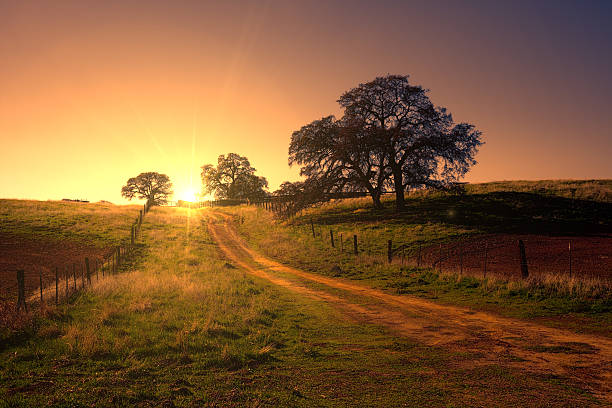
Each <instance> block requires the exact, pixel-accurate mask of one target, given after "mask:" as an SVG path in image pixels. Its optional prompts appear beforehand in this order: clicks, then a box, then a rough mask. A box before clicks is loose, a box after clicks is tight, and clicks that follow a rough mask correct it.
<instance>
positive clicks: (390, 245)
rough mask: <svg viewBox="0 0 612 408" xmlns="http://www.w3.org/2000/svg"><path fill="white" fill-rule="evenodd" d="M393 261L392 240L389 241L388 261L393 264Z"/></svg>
mask: <svg viewBox="0 0 612 408" xmlns="http://www.w3.org/2000/svg"><path fill="white" fill-rule="evenodd" d="M392 260H393V242H392V241H391V240H389V241H387V261H389V263H391V261H392Z"/></svg>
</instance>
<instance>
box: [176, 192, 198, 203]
mask: <svg viewBox="0 0 612 408" xmlns="http://www.w3.org/2000/svg"><path fill="white" fill-rule="evenodd" d="M179 199H180V200H183V201H189V202H191V203H195V202H196V201H197V200H198V196H197V194H196V192H195V190H193V189H187V190H183V191H182V192H181V194H180V195H179Z"/></svg>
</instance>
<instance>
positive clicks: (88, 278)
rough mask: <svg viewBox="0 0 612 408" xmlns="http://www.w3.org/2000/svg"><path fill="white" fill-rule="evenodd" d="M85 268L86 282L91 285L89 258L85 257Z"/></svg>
mask: <svg viewBox="0 0 612 408" xmlns="http://www.w3.org/2000/svg"><path fill="white" fill-rule="evenodd" d="M85 269H86V270H87V283H88V284H89V286H91V271H90V270H89V258H87V257H86V258H85Z"/></svg>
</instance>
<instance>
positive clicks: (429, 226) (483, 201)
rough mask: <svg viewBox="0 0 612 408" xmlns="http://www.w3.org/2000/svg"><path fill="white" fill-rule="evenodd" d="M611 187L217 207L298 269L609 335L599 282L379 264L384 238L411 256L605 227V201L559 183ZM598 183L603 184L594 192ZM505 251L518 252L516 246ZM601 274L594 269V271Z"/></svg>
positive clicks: (555, 185)
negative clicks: (293, 211) (487, 240)
mask: <svg viewBox="0 0 612 408" xmlns="http://www.w3.org/2000/svg"><path fill="white" fill-rule="evenodd" d="M610 185H612V182H610V181H608V180H605V181H588V182H566V181H559V182H554V181H543V182H516V183H514V182H503V183H486V184H481V185H470V186H468V187H467V192H466V194H464V195H451V194H443V193H435V192H434V193H429V192H417V193H414V194H410V195H409V196H408V198H407V210H406V211H405V212H403V213H400V214H397V213H396V212H395V211H394V209H393V204H394V203H393V200H392V199H389V198H387V199H386V200H385V201H384V208H383V209H382V210H375V209H373V208H372V206H371V202H370V201H369V200H368V199H350V200H340V201H336V202H331V203H327V204H323V205H321V206H319V207H315V208H312V209H309V210H307V211H304V212H303V214H301V215H298V216H296V217H294V218H292V219H290V220H278V219H276V218H274V216H273V215H272V214H271V213H269V212H266V211H264V210H261V209H256V208H252V207H251V208H249V207H241V208H234V209H228V210H225V211H229V212H230V213H232V214H234V215H235V216H236V220H237V221H242V220H244V222H243V223H242V222H237V223H236V227H237V228H238V229H239V231H240V232H241V233H242V234H243V236H244V237H245V238H246V239H247V240H248V241H249V242H250V243H251V244H252V245H254V246H255V247H257V248H258V249H259V250H260V251H262V252H264V253H266V254H267V255H269V256H271V257H273V258H275V259H278V260H280V261H282V262H286V263H288V264H291V265H293V266H296V267H299V268H303V269H306V270H309V271H312V272H316V273H320V274H324V275H330V276H340V277H344V278H350V279H356V280H360V281H364V282H367V284H368V285H372V286H374V287H378V288H383V289H386V290H389V291H392V292H395V293H408V294H414V295H418V296H424V297H427V298H433V299H438V300H439V301H442V302H448V303H453V304H462V305H468V306H472V307H476V308H481V309H486V310H493V311H496V312H499V313H502V314H506V315H511V316H518V317H523V318H538V319H545V320H547V321H548V323H550V324H553V325H559V324H565V325H568V326H571V327H574V328H575V329H577V330H591V329H592V330H594V331H596V332H599V333H604V334H607V335H610V334H612V333H611V332H610V329H609V328H610V323H612V295H611V294H610V293H611V291H610V283H609V282H608V281H607V280H605V279H604V280H602V279H599V278H597V277H595V278H584V277H577V276H575V275H574V276H572V277H571V278H570V277H569V276H567V274H547V273H546V271H540V272H541V273H540V274H539V275H533V276H531V277H530V279H528V280H525V281H521V280H517V279H508V278H505V277H499V276H495V274H494V268H491V269H492V270H490V271H489V274H488V275H487V277H486V279H483V278H482V273H480V274H479V275H472V276H466V275H463V276H458V273H457V272H458V271H456V270H454V271H446V273H443V274H439V273H437V270H436V269H437V267H436V268H435V269H431V268H429V265H423V267H421V268H416V267H415V265H414V263H411V264H408V263H407V264H402V263H401V261H400V260H399V259H398V258H397V256H396V258H395V261H394V263H393V264H388V263H387V261H386V251H387V241H388V240H393V245H394V246H395V247H397V246H399V245H402V244H405V245H407V246H408V247H409V249H411V250H412V255H414V249H415V248H418V247H419V246H422V247H423V248H426V247H428V246H434V248H437V246H438V244H440V243H443V244H445V245H446V243H450V242H456V241H458V240H466V239H468V238H474V237H479V236H483V235H484V236H490V235H491V234H507V233H513V234H535V235H543V236H546V237H548V236H550V235H553V236H560V235H561V236H569V237H570V238H571V237H574V239H576V240H577V239H578V237H579V236H581V235H583V234H590V235H593V234H595V235H597V236H600V235H602V234H603V235H606V234H610V233H612V204H611V203H609V202H606V201H595V200H587V199H577V198H575V199H571V198H566V197H563V195H564V194H565V192H566V190H567V188H574V187H568V186H576V188H577V190H576V192H575V196H576V197H587V196H588V197H598V200H600V199H601V198H602V197H604V196H605V195H606V194H607V193H606V191H608V190H607V189H609V188H610ZM543 186H547V187H546V188H545V190H541V189H542V188H544V187H543ZM600 186H602V187H601V188H602V191H599V190H597V188H599V187H600ZM509 190H515V191H509ZM555 192H558V193H555ZM311 222H312V224H311ZM312 225H314V229H315V232H316V237H315V238H313V236H312ZM330 230H331V231H333V233H334V235H335V244H336V247H335V248H332V247H331V245H330V244H331V243H330ZM354 234H355V235H358V240H359V255H358V256H355V255H354V254H353V253H352V252H353V243H352V237H353V235H354ZM341 235H342V238H343V241H344V242H343V244H342V246H343V249H344V250H343V251H342V250H341V248H340V247H341V244H340V242H339V241H340V236H341ZM602 239H604V240H605V239H606V238H602ZM565 245H566V246H565V248H567V244H565ZM513 251H515V252H517V253H518V248H517V249H514V250H513ZM603 255H605V254H603ZM603 255H602V256H603ZM562 256H566V255H565V254H562ZM602 259H603V258H602ZM517 269H518V264H517ZM609 272H610V271H604V270H602V271H601V273H602V275H606V274H609ZM567 314H574V317H575V319H566V322H565V323H563V322H560V319H557V317H558V316H566V315H567ZM585 319H586V320H585Z"/></svg>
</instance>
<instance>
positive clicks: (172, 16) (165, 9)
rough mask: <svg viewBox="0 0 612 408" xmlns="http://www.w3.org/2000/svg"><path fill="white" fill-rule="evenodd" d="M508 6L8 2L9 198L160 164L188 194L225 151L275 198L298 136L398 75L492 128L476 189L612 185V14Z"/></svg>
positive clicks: (115, 178)
mask: <svg viewBox="0 0 612 408" xmlns="http://www.w3.org/2000/svg"><path fill="white" fill-rule="evenodd" d="M225 3H228V4H225ZM490 3H496V4H490ZM497 3H498V2H484V1H483V2H476V1H473V2H468V3H466V4H465V5H464V6H462V7H458V5H457V4H458V3H457V2H441V3H427V5H425V4H423V3H422V2H418V3H416V2H415V3H414V4H410V3H409V2H393V1H389V2H380V3H378V2H377V3H376V4H374V2H353V3H352V4H351V6H346V5H345V3H343V2H340V1H338V2H323V1H321V2H316V1H308V2H299V3H295V2H284V1H253V2H204V1H193V2H190V1H176V2H170V1H168V2H162V1H149V2H141V1H108V2H107V1H105V2H94V1H74V2H69V1H61V2H55V1H51V0H49V1H41V2H29V1H24V2H13V1H2V0H0V138H1V139H0V140H1V143H2V145H1V146H2V149H1V152H0V197H3V198H36V199H43V200H44V199H61V198H64V197H67V198H86V199H89V200H92V201H97V200H100V199H105V200H110V201H113V202H117V203H121V202H124V201H123V200H122V199H121V197H120V189H121V186H122V185H123V184H125V181H126V180H127V178H129V177H132V176H135V175H137V174H138V173H140V172H143V171H159V172H162V173H166V174H168V175H169V176H170V177H171V179H172V181H173V182H174V184H175V190H176V191H177V193H178V194H177V195H178V197H176V198H180V195H181V194H182V192H183V191H185V190H188V189H190V188H195V189H199V188H200V179H199V167H200V166H202V165H203V164H206V163H215V162H216V158H217V156H218V155H219V154H224V153H228V152H236V153H239V154H241V155H245V156H247V157H248V158H249V159H250V160H251V163H252V165H253V166H254V167H256V168H257V170H258V174H259V175H263V176H265V177H267V178H268V180H269V183H270V187H271V190H273V189H275V188H276V187H277V186H278V185H279V184H280V183H281V182H282V181H284V180H296V179H297V178H298V169H297V168H289V167H288V165H287V148H288V144H289V140H290V137H291V133H292V132H293V131H294V130H297V129H299V128H300V127H301V126H302V125H304V124H306V123H309V122H311V121H312V120H315V119H319V118H321V117H322V116H324V115H328V114H330V113H335V114H338V113H339V111H338V106H337V103H336V102H335V101H336V100H337V99H338V97H339V96H340V95H341V94H342V93H343V92H344V91H346V90H348V89H350V88H351V87H354V86H356V85H358V84H359V83H360V82H366V81H369V80H371V79H373V78H374V77H375V76H377V75H384V74H387V73H393V74H410V75H411V78H412V80H413V81H414V82H416V83H418V84H421V85H423V86H425V87H426V88H429V89H431V92H430V97H431V99H432V100H433V102H434V103H436V104H439V105H442V106H446V107H447V108H448V109H449V110H450V111H451V112H452V113H453V115H454V117H455V119H456V120H458V121H468V122H470V123H474V124H475V125H476V126H477V128H478V129H480V130H482V131H483V133H484V136H483V138H484V140H485V142H486V144H485V145H484V146H483V147H482V148H481V151H480V153H479V154H478V156H477V160H478V161H479V164H478V165H477V166H476V167H474V168H473V170H472V171H471V172H470V173H469V175H468V177H467V180H468V181H488V180H500V179H540V178H612V164H611V160H610V159H609V158H610V157H612V147H611V146H612V143H611V140H610V139H611V138H610V125H611V122H612V120H611V119H610V118H611V117H612V115H610V114H609V112H608V110H609V107H610V102H611V96H610V95H612V85H611V83H612V81H611V80H610V78H609V77H608V75H609V72H610V68H611V66H610V65H611V64H610V62H611V57H610V55H612V52H611V51H612V50H611V49H610V48H611V46H610V44H611V43H612V41H610V40H611V39H612V38H611V36H610V28H609V27H608V24H607V22H608V19H609V18H610V17H612V13H611V12H610V7H609V6H608V5H607V4H606V3H605V2H602V3H597V2H590V3H589V5H588V7H589V8H586V9H585V8H580V7H583V6H580V4H578V2H568V3H564V2H561V3H558V2H550V3H548V2H541V3H540V4H538V5H531V4H530V2H525V3H520V2H513V3H512V4H508V5H506V6H503V8H500V6H499V4H497ZM557 4H559V6H554V5H557ZM553 6H554V7H553ZM190 186H192V187H190Z"/></svg>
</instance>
